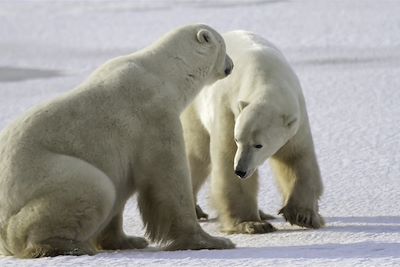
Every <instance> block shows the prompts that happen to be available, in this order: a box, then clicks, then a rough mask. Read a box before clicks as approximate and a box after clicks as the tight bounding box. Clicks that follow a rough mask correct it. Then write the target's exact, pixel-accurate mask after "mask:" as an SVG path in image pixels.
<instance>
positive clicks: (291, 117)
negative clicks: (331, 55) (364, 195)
mask: <svg viewBox="0 0 400 267" xmlns="http://www.w3.org/2000/svg"><path fill="white" fill-rule="evenodd" d="M223 37H224V39H225V42H226V47H227V53H228V54H229V55H230V56H231V57H232V60H233V62H234V64H235V70H234V71H233V73H232V75H230V76H229V77H228V78H226V79H224V80H220V81H218V82H216V83H215V84H214V85H211V86H208V87H207V88H206V89H204V90H202V92H201V93H200V94H199V95H198V96H197V98H196V99H195V101H194V102H193V103H192V104H191V105H190V106H189V107H188V109H186V110H185V112H184V113H183V114H182V116H181V120H182V124H183V127H184V136H185V141H186V150H187V154H188V157H189V162H190V168H191V175H192V183H193V192H194V195H195V198H196V195H197V193H198V191H199V189H200V187H201V185H202V184H203V183H204V181H205V179H206V178H207V176H208V175H209V174H210V170H211V193H212V198H213V203H214V205H215V206H216V208H217V211H218V215H219V220H220V222H221V224H222V230H223V231H225V232H229V233H249V234H253V233H265V232H271V231H274V230H275V229H274V227H273V226H272V225H271V224H269V223H268V222H267V221H265V219H266V218H267V216H266V215H265V214H263V213H262V212H261V211H259V210H258V206H257V191H258V173H257V168H258V167H259V166H260V165H261V164H262V163H263V162H264V161H265V160H266V159H268V158H269V161H270V164H271V166H272V169H273V171H274V173H275V175H276V176H277V179H278V181H279V185H280V189H281V192H282V195H283V199H284V207H283V208H282V209H281V211H280V213H282V214H283V216H284V218H285V219H286V220H287V221H289V222H290V223H291V224H297V225H300V226H304V227H309V228H319V227H321V226H322V225H323V224H324V221H323V218H322V217H321V216H320V215H319V214H318V200H319V197H320V196H321V194H322V181H321V177H320V172H319V167H318V163H317V160H316V156H315V152H314V145H313V141H312V136H311V132H310V126H309V121H308V117H307V111H306V106H305V102H304V97H303V95H302V91H301V87H300V83H299V81H298V79H297V77H296V75H295V73H294V72H293V70H292V69H291V67H290V66H289V64H288V63H287V61H286V60H285V58H284V56H283V55H282V54H281V52H280V51H279V50H278V49H277V48H276V47H275V46H274V45H272V44H271V43H269V42H268V41H266V40H264V39H263V38H261V37H260V36H257V35H255V34H253V33H249V32H244V31H233V32H229V33H227V34H225V35H223ZM237 176H239V177H240V178H242V180H240V179H238V178H237ZM245 178H247V179H245ZM196 212H197V215H198V217H199V218H200V217H202V216H206V214H204V213H203V212H202V210H201V208H200V207H199V206H196ZM260 216H261V217H260Z"/></svg>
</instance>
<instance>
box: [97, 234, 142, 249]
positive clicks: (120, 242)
mask: <svg viewBox="0 0 400 267" xmlns="http://www.w3.org/2000/svg"><path fill="white" fill-rule="evenodd" d="M148 245H149V243H148V242H147V241H146V239H144V238H142V237H136V236H124V237H120V238H118V239H116V240H112V241H111V240H104V241H103V242H101V244H100V246H99V247H100V249H104V250H117V249H120V250H124V249H142V248H145V247H147V246H148Z"/></svg>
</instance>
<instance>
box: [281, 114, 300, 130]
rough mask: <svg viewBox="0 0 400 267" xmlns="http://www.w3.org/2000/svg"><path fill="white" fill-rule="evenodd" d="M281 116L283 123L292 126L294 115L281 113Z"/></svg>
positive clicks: (294, 120)
mask: <svg viewBox="0 0 400 267" xmlns="http://www.w3.org/2000/svg"><path fill="white" fill-rule="evenodd" d="M282 118H283V123H284V125H285V126H286V127H288V128H290V127H292V126H293V125H294V124H295V123H296V121H297V117H296V116H294V115H282Z"/></svg>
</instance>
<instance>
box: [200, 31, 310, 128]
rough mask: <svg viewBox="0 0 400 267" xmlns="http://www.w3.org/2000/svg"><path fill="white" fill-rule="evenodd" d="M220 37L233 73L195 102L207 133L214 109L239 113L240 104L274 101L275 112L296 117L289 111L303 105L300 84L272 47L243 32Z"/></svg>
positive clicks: (202, 94)
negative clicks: (219, 107)
mask: <svg viewBox="0 0 400 267" xmlns="http://www.w3.org/2000/svg"><path fill="white" fill-rule="evenodd" d="M222 36H223V37H224V39H225V43H226V50H227V53H229V55H230V56H231V58H232V60H233V62H234V65H235V69H234V71H233V72H232V74H231V75H230V76H229V77H228V78H226V79H224V80H220V81H218V82H216V83H214V84H213V85H212V86H208V87H206V88H205V89H204V90H203V91H201V93H200V94H199V95H198V97H197V98H196V100H195V102H194V108H195V109H196V110H197V112H198V114H200V120H201V122H202V124H203V126H204V127H205V128H206V129H207V130H208V132H210V130H211V125H212V123H213V121H214V117H215V114H214V113H215V112H216V111H215V107H216V106H221V105H226V106H229V108H230V110H232V111H234V112H238V107H237V105H238V101H240V100H246V101H250V102H256V101H261V100H265V99H274V102H275V105H276V106H277V107H278V108H282V109H285V108H287V109H291V110H287V111H285V110H282V113H289V114H290V113H296V112H297V111H296V112H295V111H293V110H292V109H302V106H304V104H303V103H302V102H303V94H302V90H301V85H300V82H299V80H298V78H297V76H296V74H295V72H294V71H293V69H292V68H291V66H290V65H289V63H288V62H287V60H286V58H285V57H284V55H283V54H282V53H281V51H280V50H279V49H278V48H277V47H276V46H275V45H274V44H272V43H271V42H269V41H268V40H266V39H263V38H262V37H260V36H258V35H256V34H254V33H251V32H247V31H242V30H238V31H231V32H227V33H225V34H223V35H222ZM221 101H223V103H220V102H221ZM288 103H290V104H288ZM236 115H237V114H236Z"/></svg>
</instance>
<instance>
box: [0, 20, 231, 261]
mask: <svg viewBox="0 0 400 267" xmlns="http://www.w3.org/2000/svg"><path fill="white" fill-rule="evenodd" d="M232 67H233V65H232V61H231V59H230V58H229V57H228V56H227V55H226V53H225V44H224V41H223V39H222V37H221V36H220V35H219V34H218V33H217V32H216V31H215V30H213V29H212V28H210V27H208V26H206V25H200V24H199V25H189V26H185V27H182V28H179V29H177V30H174V31H172V32H170V33H168V34H166V35H165V36H164V37H162V38H161V39H160V40H159V41H157V42H156V43H154V44H153V45H151V46H150V47H148V48H145V49H143V50H141V51H139V52H136V53H133V54H130V55H127V56H122V57H118V58H115V59H113V60H111V61H109V62H107V63H105V64H104V65H102V66H101V67H100V68H99V69H97V71H95V72H94V73H93V74H92V75H91V77H89V79H88V80H87V81H85V82H84V83H82V84H81V85H79V86H78V88H76V89H75V90H72V91H71V92H69V93H67V94H65V95H63V96H61V97H59V98H57V99H55V100H54V101H51V102H49V103H47V104H43V105H41V106H39V107H36V108H34V109H32V110H31V111H30V112H28V113H27V114H25V115H24V116H22V117H21V118H20V119H18V120H16V121H15V122H14V123H13V124H12V125H10V126H9V127H8V128H6V129H5V130H4V131H3V132H2V133H1V135H0V241H1V242H0V249H1V251H2V252H3V254H7V255H15V256H17V257H42V256H56V255H81V254H94V253H95V252H96V249H131V248H143V247H145V246H147V242H146V240H145V239H143V238H140V237H129V236H126V235H125V234H124V232H123V230H122V213H123V208H124V205H125V202H126V201H127V199H128V198H129V197H130V196H131V195H132V194H133V193H134V192H138V203H139V208H140V211H141V214H142V216H143V221H144V225H145V226H146V228H147V233H148V234H149V237H150V239H152V240H155V241H159V242H161V243H163V244H166V245H167V246H166V249H169V250H177V249H202V248H207V249H225V248H232V247H234V245H233V243H232V242H231V241H230V240H228V239H225V238H217V237H212V236H210V235H208V234H207V233H206V232H204V231H203V230H202V229H201V227H200V226H199V224H198V222H197V218H196V214H195V210H194V207H195V205H194V201H193V195H192V194H191V187H190V185H191V183H190V179H189V177H190V172H189V166H188V163H187V159H186V154H185V145H184V139H183V132H182V126H181V122H180V120H179V116H180V114H181V112H182V111H183V110H184V109H185V108H186V106H187V105H188V104H189V103H190V102H191V101H192V100H193V98H194V97H195V96H196V95H197V93H198V92H199V91H200V89H201V88H202V87H203V86H204V85H206V84H210V83H212V82H215V81H216V80H217V79H221V78H224V77H225V76H227V75H228V74H229V73H230V72H231V69H232Z"/></svg>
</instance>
